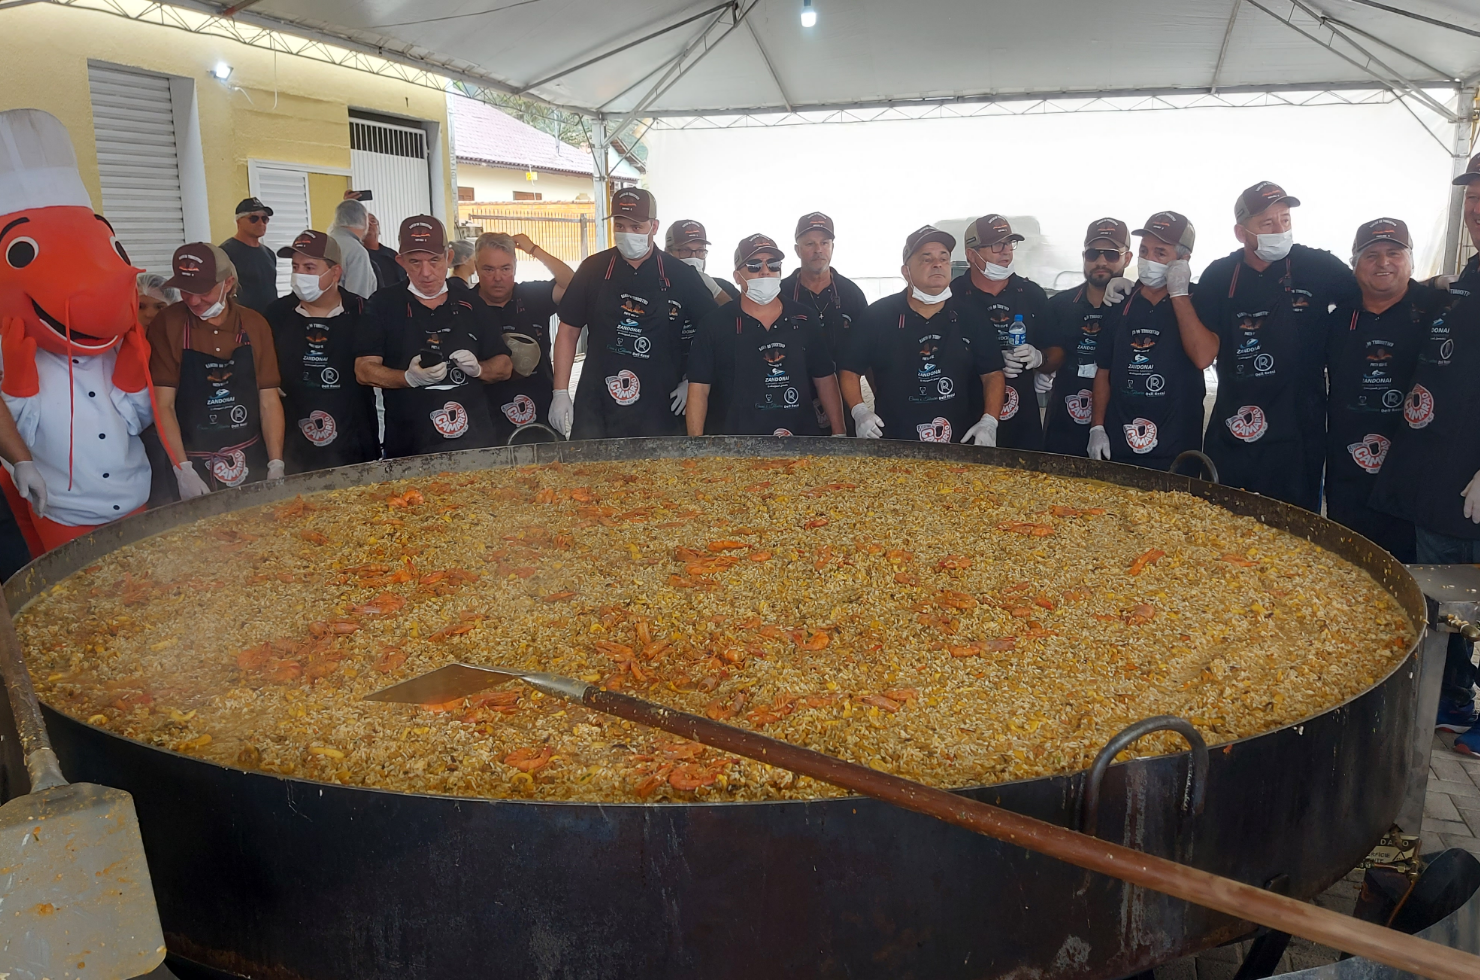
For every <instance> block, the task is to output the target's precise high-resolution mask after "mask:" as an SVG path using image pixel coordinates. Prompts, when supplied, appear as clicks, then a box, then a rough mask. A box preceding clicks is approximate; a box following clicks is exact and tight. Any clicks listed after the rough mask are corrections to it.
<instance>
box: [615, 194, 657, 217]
mask: <svg viewBox="0 0 1480 980" xmlns="http://www.w3.org/2000/svg"><path fill="white" fill-rule="evenodd" d="M618 216H621V217H623V218H631V219H632V220H633V221H652V220H653V219H654V218H656V217H657V216H658V199H657V198H656V197H653V195H652V192H651V191H645V190H643V189H642V188H641V187H623V188H622V189H621V190H619V191H617V192H616V193H615V194H613V195H612V213H611V214H609V215H607V217H609V218H615V217H618Z"/></svg>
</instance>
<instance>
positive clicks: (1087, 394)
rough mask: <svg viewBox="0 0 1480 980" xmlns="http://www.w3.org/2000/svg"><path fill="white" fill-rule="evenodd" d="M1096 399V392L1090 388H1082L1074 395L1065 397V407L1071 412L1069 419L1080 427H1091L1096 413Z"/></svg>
mask: <svg viewBox="0 0 1480 980" xmlns="http://www.w3.org/2000/svg"><path fill="white" fill-rule="evenodd" d="M1094 397H1095V396H1094V392H1092V391H1090V390H1089V389H1088V388H1080V389H1079V390H1078V391H1076V392H1075V393H1074V394H1072V395H1065V396H1064V407H1065V408H1067V409H1068V410H1069V418H1071V419H1073V420H1074V421H1075V422H1076V423H1078V424H1079V425H1089V420H1090V416H1091V415H1092V414H1093V411H1094Z"/></svg>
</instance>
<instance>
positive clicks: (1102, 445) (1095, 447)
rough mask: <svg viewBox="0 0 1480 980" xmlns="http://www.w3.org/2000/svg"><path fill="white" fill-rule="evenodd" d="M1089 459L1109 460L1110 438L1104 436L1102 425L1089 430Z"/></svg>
mask: <svg viewBox="0 0 1480 980" xmlns="http://www.w3.org/2000/svg"><path fill="white" fill-rule="evenodd" d="M1089 458H1090V459H1109V458H1110V437H1109V436H1107V435H1105V427H1104V426H1103V425H1096V426H1092V427H1091V428H1090V430H1089Z"/></svg>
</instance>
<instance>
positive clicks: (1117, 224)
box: [1084, 218, 1131, 251]
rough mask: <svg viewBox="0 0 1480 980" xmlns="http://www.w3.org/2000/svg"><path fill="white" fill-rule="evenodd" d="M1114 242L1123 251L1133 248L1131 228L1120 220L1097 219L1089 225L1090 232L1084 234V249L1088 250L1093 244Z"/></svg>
mask: <svg viewBox="0 0 1480 980" xmlns="http://www.w3.org/2000/svg"><path fill="white" fill-rule="evenodd" d="M1100 241H1104V242H1114V243H1115V244H1116V245H1119V246H1120V249H1121V251H1125V250H1126V249H1128V248H1130V247H1131V231H1130V226H1129V225H1127V224H1126V223H1125V222H1124V221H1121V220H1120V219H1119V218H1096V219H1095V220H1094V221H1091V222H1090V223H1089V230H1088V231H1086V232H1085V233H1084V247H1085V248H1088V247H1089V245H1090V243H1091V242H1100Z"/></svg>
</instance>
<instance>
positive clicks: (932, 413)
mask: <svg viewBox="0 0 1480 980" xmlns="http://www.w3.org/2000/svg"><path fill="white" fill-rule="evenodd" d="M875 351H876V353H877V355H878V356H879V357H880V359H881V361H882V365H889V367H887V368H886V367H883V366H882V365H881V366H879V367H877V368H876V369H875V371H874V375H875V377H876V378H877V379H878V382H879V385H878V388H879V390H877V391H876V392H874V412H875V413H876V414H877V415H878V416H879V418H881V419H883V420H884V438H886V439H907V440H911V441H914V440H918V441H920V442H960V441H961V439H962V437H963V436H965V435H966V430H967V429H969V428H971V426H973V425H975V424H976V422H977V420H978V419H980V418H981V416H980V415H979V414H973V410H972V406H971V389H972V388H973V387H975V388H978V389H980V388H981V384H982V382H981V376H980V375H978V374H977V373H976V359H975V357H974V356H973V355H972V352H971V340H970V338H968V337H967V336H966V334H965V333H964V332H963V330H962V327H961V313H960V311H959V310H954V309H951V308H950V307H949V306H947V307H946V308H945V309H943V310H941V311H940V312H939V313H937V314H935V315H934V316H932V317H931V318H930V319H928V320H927V319H925V318H924V317H922V316H921V315H920V314H918V313H916V312H915V311H914V310H912V309H906V310H904V311H903V312H901V313H900V314H899V318H898V322H897V324H895V325H894V326H893V327H892V328H891V327H888V326H886V327H884V328H883V334H882V336H880V337H879V338H878V344H877V346H876V348H875ZM1035 404H1036V403H1035Z"/></svg>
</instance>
